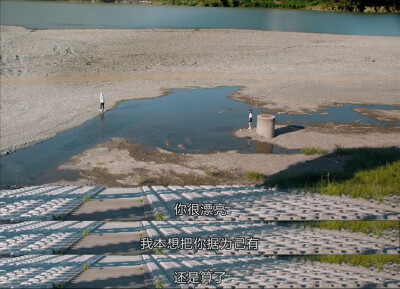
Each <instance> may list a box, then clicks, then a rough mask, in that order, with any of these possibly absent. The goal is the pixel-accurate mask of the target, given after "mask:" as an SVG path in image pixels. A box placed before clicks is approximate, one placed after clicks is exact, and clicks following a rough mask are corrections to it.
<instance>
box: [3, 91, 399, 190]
mask: <svg viewBox="0 0 400 289" xmlns="http://www.w3.org/2000/svg"><path fill="white" fill-rule="evenodd" d="M238 89H239V87H219V88H212V89H176V90H172V93H171V94H169V95H166V96H163V97H160V98H153V99H143V100H131V101H125V102H122V103H121V104H119V105H118V106H117V107H116V108H115V109H112V110H109V111H107V112H105V113H99V116H98V117H96V118H95V119H92V120H89V121H87V122H85V123H84V124H83V125H81V126H79V127H76V128H73V129H70V130H67V131H64V132H62V133H59V134H58V135H57V136H56V137H54V138H52V139H50V140H47V141H44V142H42V143H40V144H37V145H35V146H33V147H30V148H27V149H24V150H21V151H17V152H15V153H13V154H11V155H7V156H4V157H2V158H1V172H0V174H1V175H0V176H1V185H3V186H4V185H14V184H17V185H33V184H42V183H49V182H53V181H58V180H63V179H65V180H73V179H76V178H77V177H78V175H77V173H76V172H73V171H65V170H58V169H57V168H58V167H59V166H60V165H61V164H63V163H65V162H67V161H68V160H69V159H70V158H71V157H73V156H75V155H78V154H81V153H82V152H83V151H85V150H86V149H89V148H91V147H94V146H96V145H98V144H101V143H104V142H106V141H109V140H110V139H111V138H127V139H129V140H131V141H132V142H135V143H143V144H145V146H144V149H154V148H156V147H159V148H162V149H166V150H168V151H172V152H176V153H210V152H214V151H228V150H237V151H239V152H241V153H269V154H270V153H274V154H280V153H298V150H286V149H284V148H280V147H278V146H273V145H271V144H268V143H259V142H255V141H253V140H251V139H239V138H236V137H234V136H233V135H232V132H233V131H235V130H237V129H239V128H244V129H247V117H248V109H252V110H253V114H254V120H256V119H257V117H256V115H257V114H258V113H260V110H259V109H256V108H255V107H252V106H251V105H247V104H245V103H242V102H238V101H236V100H233V99H232V98H230V97H229V96H231V95H232V94H233V93H234V92H235V91H237V90H238ZM357 107H362V108H368V109H396V108H393V107H391V106H365V105H344V106H342V107H331V108H327V109H325V110H322V111H318V112H310V113H308V114H305V115H290V114H278V115H277V116H276V121H277V123H280V122H290V123H292V124H296V125H300V126H309V125H312V123H316V122H337V123H354V122H358V123H371V124H379V125H386V124H388V123H385V122H379V121H377V120H375V119H372V118H368V117H365V116H363V115H361V114H359V113H357V112H356V111H354V110H353V109H354V108H357ZM254 124H255V125H256V123H254ZM392 124H393V123H392ZM395 124H398V125H400V123H395Z"/></svg>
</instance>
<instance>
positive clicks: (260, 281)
mask: <svg viewBox="0 0 400 289" xmlns="http://www.w3.org/2000/svg"><path fill="white" fill-rule="evenodd" d="M143 260H144V262H145V263H146V265H147V267H148V269H149V272H150V274H151V277H152V280H153V281H154V282H156V281H159V282H162V284H163V288H193V287H196V288H299V287H300V288H365V287H368V288H371V287H372V288H399V287H400V277H399V276H398V275H388V274H380V273H377V272H374V271H371V270H368V269H356V268H354V267H350V266H346V265H339V266H335V265H328V264H324V263H318V262H315V263H311V262H304V261H286V260H279V259H274V258H267V257H255V256H193V255H192V256H187V255H186V256H183V255H144V256H143ZM202 270H205V271H208V270H210V271H218V272H220V271H225V272H226V275H225V276H223V277H222V283H221V284H215V283H211V284H210V285H205V284H202V285H201V284H198V285H196V284H180V285H179V284H174V281H176V280H175V279H174V272H177V271H178V272H179V271H186V272H188V271H197V272H200V271H202Z"/></svg>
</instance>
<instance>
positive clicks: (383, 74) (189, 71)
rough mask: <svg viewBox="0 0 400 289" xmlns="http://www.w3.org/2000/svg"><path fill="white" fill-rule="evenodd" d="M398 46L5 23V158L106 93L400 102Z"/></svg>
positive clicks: (305, 36)
mask: <svg viewBox="0 0 400 289" xmlns="http://www.w3.org/2000/svg"><path fill="white" fill-rule="evenodd" d="M399 45H400V38H395V37H370V36H347V35H325V34H311V33H289V32H271V31H246V30H198V31H197V30H97V29H95V30H78V29H77V30H38V31H33V30H28V29H25V28H21V27H10V26H2V27H1V87H0V89H1V134H0V137H1V154H4V153H6V152H12V151H14V150H17V149H21V148H23V147H27V146H30V145H32V144H34V143H36V142H39V141H41V140H45V139H48V138H50V137H52V136H54V135H55V134H56V133H58V132H60V131H63V130H65V129H68V128H71V127H75V126H78V125H80V124H82V123H83V122H85V121H86V120H88V119H91V118H93V117H95V116H96V115H97V114H98V113H99V112H98V102H99V99H98V94H99V93H100V91H102V92H104V94H105V95H106V107H107V108H111V107H113V106H114V105H116V104H117V103H118V102H119V101H121V100H126V99H135V98H148V97H157V96H160V95H162V94H163V93H165V91H166V90H167V89H170V88H180V87H193V86H196V87H215V86H225V85H235V86H242V87H243V89H242V90H241V92H240V95H241V96H242V97H243V98H244V99H245V100H246V99H247V101H248V102H251V101H254V99H257V101H258V100H259V101H260V102H262V103H265V104H267V105H268V107H269V108H274V109H280V110H283V111H299V110H302V109H317V108H318V107H320V106H325V105H329V104H333V103H380V104H390V105H397V106H399V105H400V93H399V86H400V84H399V71H400V63H399V62H398V59H399V57H400V50H399V49H398V47H399ZM386 135H391V136H392V137H390V140H389V142H390V144H385V142H384V141H381V142H380V143H379V145H383V146H385V145H393V138H397V137H398V135H397V133H396V132H395V133H393V132H391V134H388V133H387V134H386ZM335 138H336V139H340V136H339V135H336V136H335ZM354 138H355V141H354V143H357V144H360V142H364V143H365V144H366V145H367V144H368V140H364V138H360V140H358V139H357V136H354ZM316 139H317V140H318V137H317V138H316ZM320 139H323V137H321V138H320ZM316 145H318V143H316Z"/></svg>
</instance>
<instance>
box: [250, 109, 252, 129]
mask: <svg viewBox="0 0 400 289" xmlns="http://www.w3.org/2000/svg"><path fill="white" fill-rule="evenodd" d="M252 122H253V112H252V111H251V109H249V129H251V123H252Z"/></svg>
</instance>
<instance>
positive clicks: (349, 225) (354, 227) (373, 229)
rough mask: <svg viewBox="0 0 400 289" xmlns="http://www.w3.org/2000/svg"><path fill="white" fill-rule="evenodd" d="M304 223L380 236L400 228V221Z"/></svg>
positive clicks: (321, 227) (311, 225) (310, 225)
mask: <svg viewBox="0 0 400 289" xmlns="http://www.w3.org/2000/svg"><path fill="white" fill-rule="evenodd" d="M304 225H305V226H309V227H313V228H320V229H327V230H342V229H343V230H346V231H350V232H353V233H357V232H361V233H364V234H374V235H376V236H378V237H381V236H382V235H383V232H384V231H386V230H391V229H395V230H399V222H398V221H316V222H304Z"/></svg>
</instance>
